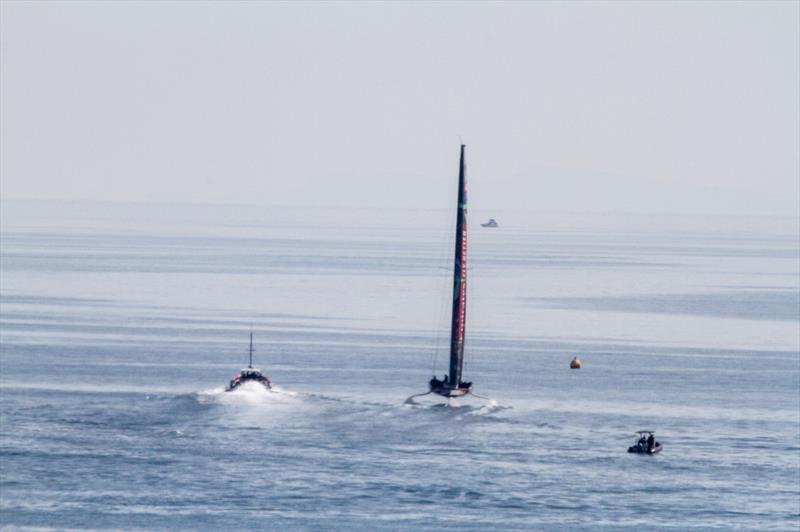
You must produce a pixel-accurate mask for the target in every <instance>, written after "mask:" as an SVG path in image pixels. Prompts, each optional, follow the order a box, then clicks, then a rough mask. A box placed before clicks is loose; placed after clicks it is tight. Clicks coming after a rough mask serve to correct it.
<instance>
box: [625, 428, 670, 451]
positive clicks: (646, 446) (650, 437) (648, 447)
mask: <svg viewBox="0 0 800 532" xmlns="http://www.w3.org/2000/svg"><path fill="white" fill-rule="evenodd" d="M655 434H656V433H655V432H653V431H652V430H639V431H636V438H637V440H636V443H635V444H633V445H631V446H630V447H628V452H629V453H637V454H656V453H658V452H661V449H663V448H664V446H663V445H661V444H660V443H658V442H657V441H656V437H655Z"/></svg>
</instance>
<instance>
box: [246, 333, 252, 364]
mask: <svg viewBox="0 0 800 532" xmlns="http://www.w3.org/2000/svg"><path fill="white" fill-rule="evenodd" d="M247 367H248V368H252V367H253V331H250V364H249V365H248V366H247Z"/></svg>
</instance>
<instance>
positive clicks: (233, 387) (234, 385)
mask: <svg viewBox="0 0 800 532" xmlns="http://www.w3.org/2000/svg"><path fill="white" fill-rule="evenodd" d="M246 382H257V383H259V384H261V385H262V386H264V388H266V389H267V390H271V389H272V385H271V384H270V382H269V379H267V378H266V377H262V378H261V379H239V380H237V381H235V382H231V383H230V385H229V386H228V388H226V389H225V391H226V392H232V391H234V390H237V389H239V387H240V386H241V385H242V384H244V383H246Z"/></svg>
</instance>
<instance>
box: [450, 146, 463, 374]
mask: <svg viewBox="0 0 800 532" xmlns="http://www.w3.org/2000/svg"><path fill="white" fill-rule="evenodd" d="M464 148H465V146H464V145H463V144H462V145H461V160H460V163H459V169H458V208H457V209H456V213H457V214H456V253H455V255H456V256H455V271H454V274H453V321H452V326H451V328H450V374H449V377H450V383H451V384H452V385H454V386H458V385H459V384H460V383H461V372H462V370H463V369H464V329H465V325H466V315H467V182H466V172H467V168H466V163H465V161H464Z"/></svg>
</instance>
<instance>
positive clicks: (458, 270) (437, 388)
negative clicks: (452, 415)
mask: <svg viewBox="0 0 800 532" xmlns="http://www.w3.org/2000/svg"><path fill="white" fill-rule="evenodd" d="M464 148H465V146H464V145H463V144H462V145H461V159H460V163H459V170H458V204H457V212H456V243H455V244H456V245H455V248H456V249H455V268H454V271H453V313H452V319H451V325H450V368H449V369H450V371H449V373H448V374H447V375H445V376H444V378H443V379H439V378H437V377H436V376H434V377H433V378H432V379H431V380H430V381H429V382H428V385H429V387H430V389H429V390H428V391H427V392H425V393H421V394H417V395H412V396H411V397H409V398H408V399H406V403H411V404H414V398H416V397H421V396H423V395H428V394H430V393H433V394H436V395H440V396H442V397H445V398H447V399H448V400H449V399H451V398H453V397H461V396H464V395H467V394H470V393H471V392H472V383H471V382H466V381H463V380H461V378H462V373H463V370H464V332H465V325H466V314H467V183H466V163H465V161H464ZM473 395H475V394H473ZM475 396H476V397H480V396H477V395H475ZM481 398H482V399H484V398H483V397H481Z"/></svg>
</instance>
